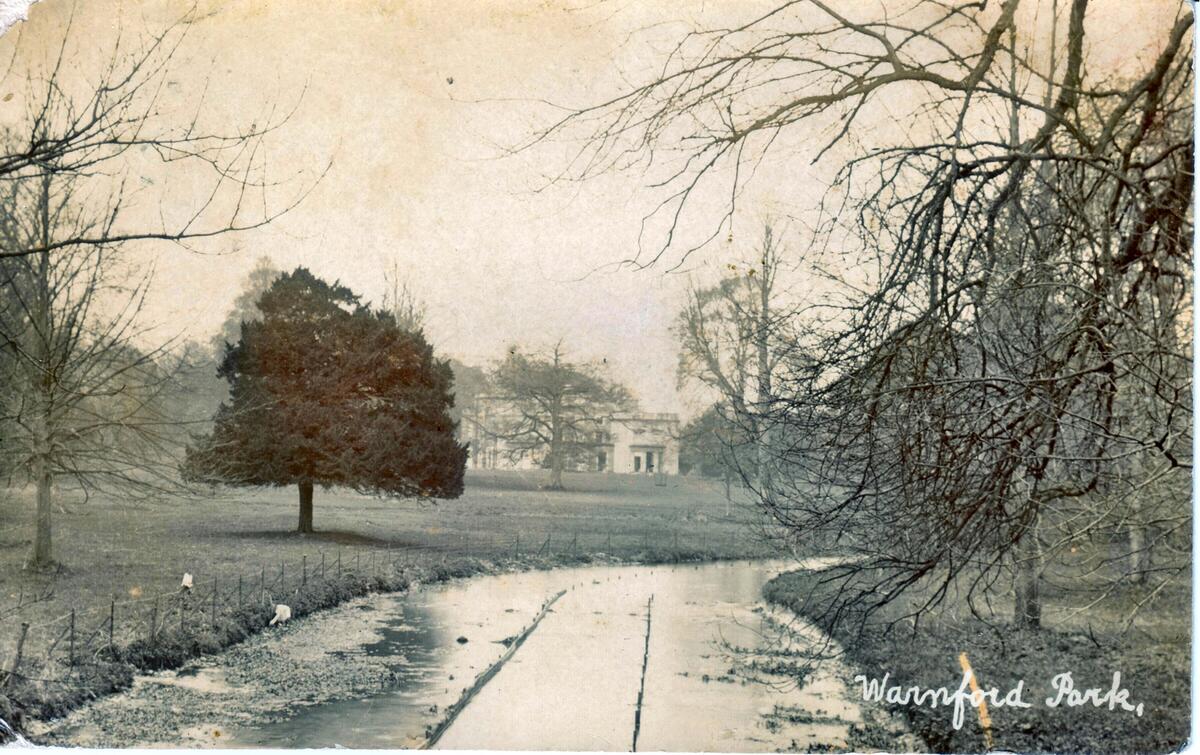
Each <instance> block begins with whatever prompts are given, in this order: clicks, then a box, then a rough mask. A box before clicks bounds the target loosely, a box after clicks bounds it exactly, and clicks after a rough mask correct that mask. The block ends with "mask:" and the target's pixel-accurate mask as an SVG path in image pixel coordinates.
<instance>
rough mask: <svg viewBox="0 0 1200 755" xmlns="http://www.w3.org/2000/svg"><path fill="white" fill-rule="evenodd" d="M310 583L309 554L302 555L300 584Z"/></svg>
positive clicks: (302, 585)
mask: <svg viewBox="0 0 1200 755" xmlns="http://www.w3.org/2000/svg"><path fill="white" fill-rule="evenodd" d="M307 584H308V556H301V557H300V586H301V587H304V586H305V585H307Z"/></svg>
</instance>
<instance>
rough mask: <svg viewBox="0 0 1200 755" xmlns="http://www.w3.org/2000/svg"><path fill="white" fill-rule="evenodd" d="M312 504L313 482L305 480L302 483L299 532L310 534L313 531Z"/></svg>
mask: <svg viewBox="0 0 1200 755" xmlns="http://www.w3.org/2000/svg"><path fill="white" fill-rule="evenodd" d="M312 503H313V484H312V480H305V481H303V482H301V483H300V526H299V527H298V528H297V530H296V531H297V532H305V533H309V532H312V531H313V517H312V509H313V507H312Z"/></svg>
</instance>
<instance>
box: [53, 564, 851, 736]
mask: <svg viewBox="0 0 1200 755" xmlns="http://www.w3.org/2000/svg"><path fill="white" fill-rule="evenodd" d="M796 566H797V564H796V563H795V562H783V561H777V562H765V561H743V562H724V563H710V564H701V565H678V566H654V567H650V566H589V567H580V568H568V569H556V570H551V571H539V572H524V573H516V574H503V575H497V576H486V577H476V578H473V579H469V580H463V581H457V582H451V583H447V584H442V585H431V586H426V587H423V588H421V589H419V590H413V591H410V592H409V593H406V594H395V595H375V596H369V597H367V598H362V599H359V600H356V601H353V602H352V603H349V604H347V605H345V606H343V607H340V608H338V609H335V610H332V611H327V612H324V613H322V614H318V615H315V616H312V617H308V618H306V619H303V620H299V621H295V622H292V623H289V624H288V625H285V626H283V627H282V628H281V629H276V630H273V631H269V632H264V633H263V634H261V635H258V636H256V637H254V638H251V639H250V640H247V641H246V642H244V643H242V644H241V645H238V646H236V647H234V648H231V649H230V650H228V651H226V652H225V653H222V654H220V655H218V656H214V657H209V658H203V659H199V660H198V661H197V662H194V663H192V664H189V666H187V667H185V668H183V669H180V670H179V671H177V672H162V673H157V674H149V675H146V676H142V677H139V678H138V679H137V681H136V682H135V684H134V686H133V688H132V689H130V690H129V691H127V692H125V693H122V694H120V695H116V696H113V697H111V698H106V699H104V700H101V701H99V702H97V703H96V704H94V705H92V706H89V707H88V708H85V709H83V710H81V711H77V712H76V713H74V714H72V715H71V716H68V717H67V718H66V719H64V720H62V721H59V722H53V723H51V724H50V725H48V726H46V727H45V729H44V730H43V731H39V732H34V733H35V734H37V735H38V736H40V738H41V740H42V741H46V742H48V743H54V744H75V745H93V746H95V745H110V746H155V745H175V746H178V745H185V746H205V745H208V746H219V747H270V748H276V747H285V748H287V747H332V746H343V747H352V748H400V747H419V746H421V745H423V744H425V743H426V741H427V740H428V738H429V736H430V733H431V732H433V731H435V730H436V729H437V727H438V724H441V723H443V722H445V721H447V712H448V710H449V709H450V708H451V706H453V705H454V704H455V703H456V701H458V700H459V699H460V697H462V695H463V692H464V691H465V690H466V689H467V688H469V687H471V686H472V684H473V682H474V681H475V680H476V678H477V677H478V675H479V674H481V673H483V672H484V671H485V670H487V669H488V668H489V667H491V666H492V665H493V664H494V663H495V662H496V661H497V660H499V659H500V658H501V656H503V655H505V653H506V651H507V650H508V649H509V646H510V645H511V644H512V641H513V639H514V638H516V637H517V636H518V635H520V634H521V633H522V631H523V630H524V629H526V628H527V627H529V626H530V625H531V624H532V623H533V621H534V618H535V617H536V616H537V614H538V613H539V611H540V610H541V609H542V607H543V605H544V604H545V603H546V602H547V601H549V600H550V599H552V598H554V597H555V596H556V595H558V594H559V593H560V592H561V593H562V595H561V597H559V598H558V599H557V600H556V601H555V602H554V603H553V605H552V606H551V607H550V609H549V610H548V611H547V612H546V614H545V616H544V618H543V619H542V620H541V621H540V623H537V625H536V627H534V628H533V629H532V631H530V632H529V633H528V635H527V638H526V640H525V641H524V644H521V645H520V646H519V647H518V648H517V649H516V650H515V651H514V652H513V653H512V655H511V658H509V659H508V661H507V662H505V663H504V664H503V665H502V666H501V667H500V668H499V670H498V671H497V672H496V673H495V675H494V676H493V677H492V678H491V679H490V680H488V681H487V683H486V684H484V685H483V686H482V688H480V689H479V690H478V691H477V694H475V695H474V696H473V697H471V699H470V700H469V702H467V703H466V704H465V706H462V707H461V710H460V711H457V715H456V716H454V717H453V718H452V720H450V722H449V725H448V726H443V729H444V731H443V732H441V736H440V738H439V739H438V740H437V741H436V743H435V745H434V746H435V747H436V748H437V749H487V750H530V749H537V750H615V751H628V750H630V749H631V748H632V747H633V736H634V728H635V720H636V722H637V728H638V735H637V746H636V748H637V749H638V750H644V751H656V750H675V751H723V752H769V751H776V750H780V749H799V750H811V749H814V748H820V747H833V748H845V747H846V746H847V743H848V738H849V737H850V727H851V725H852V724H855V723H859V722H861V720H862V711H861V710H860V708H859V706H858V704H857V702H856V701H854V699H853V693H852V690H851V688H850V683H851V677H852V674H851V673H850V672H848V671H847V670H846V669H845V668H844V667H842V665H841V664H840V663H838V662H836V661H826V662H824V663H822V664H821V665H820V666H819V667H818V669H817V670H816V671H815V672H814V673H812V674H809V675H807V676H806V677H804V678H803V681H802V682H800V683H797V682H796V681H795V679H796V676H795V674H793V673H790V672H789V669H791V668H793V666H791V665H789V664H795V663H797V662H802V658H801V657H800V656H802V655H803V653H804V651H805V650H806V649H807V648H808V647H809V646H815V645H818V644H820V643H821V641H822V639H823V638H822V637H821V635H820V634H819V633H818V632H817V631H816V630H815V629H814V628H812V627H811V626H809V625H805V624H803V623H801V622H799V621H798V620H797V619H795V617H794V616H792V615H790V614H788V615H787V616H781V615H780V614H779V613H778V612H775V611H772V610H770V609H768V608H767V607H766V606H765V605H764V603H763V601H762V597H761V590H762V586H763V584H764V583H766V581H767V580H769V579H770V578H772V577H773V576H775V575H776V574H778V573H779V572H781V571H784V570H786V569H791V568H796ZM651 596H653V600H651ZM648 611H649V614H650V622H649V640H648V641H647V612H648ZM784 623H786V624H788V625H789V631H786V632H784V631H781V629H780V627H781V624H784ZM798 654H799V655H798ZM639 692H640V693H641V699H642V705H641V709H640V715H639V714H638V698H639Z"/></svg>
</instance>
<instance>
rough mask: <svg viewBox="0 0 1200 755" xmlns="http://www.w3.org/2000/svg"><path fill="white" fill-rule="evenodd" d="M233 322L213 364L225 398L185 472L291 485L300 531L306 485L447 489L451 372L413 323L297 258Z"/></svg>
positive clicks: (305, 519) (455, 464) (423, 491)
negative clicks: (251, 312)
mask: <svg viewBox="0 0 1200 755" xmlns="http://www.w3.org/2000/svg"><path fill="white" fill-rule="evenodd" d="M258 306H259V309H260V310H261V312H262V315H263V317H262V319H261V320H260V321H256V322H245V323H243V324H242V336H241V340H240V341H239V342H238V343H237V344H235V345H232V346H229V347H228V348H227V350H226V352H225V356H224V359H223V360H222V363H221V366H220V369H219V374H220V375H221V376H222V377H224V378H225V379H226V380H228V381H229V384H230V398H229V400H228V401H227V402H226V403H224V404H222V405H221V407H220V408H219V409H218V410H217V414H216V417H215V418H214V427H213V431H212V433H211V434H210V435H208V436H207V437H204V438H202V439H200V441H199V443H197V444H196V445H195V446H194V447H193V448H192V449H190V450H189V453H188V459H187V464H186V466H187V469H186V473H187V475H188V476H189V477H191V478H192V479H198V480H207V481H212V482H218V481H219V482H226V483H230V484H234V485H279V486H282V485H296V486H298V488H299V491H300V523H299V531H300V532H312V531H313V525H312V499H313V486H314V485H321V486H331V485H342V486H346V487H350V488H354V489H356V490H359V491H360V492H367V493H381V494H391V495H398V496H421V497H439V498H456V497H458V496H459V495H460V494H461V493H462V488H463V470H464V468H465V465H466V456H467V451H466V447H465V446H461V445H459V444H458V442H457V441H456V440H455V437H454V429H455V426H454V422H453V421H452V420H451V418H450V415H449V409H450V407H451V406H452V405H453V403H454V396H453V393H452V387H453V373H452V372H451V370H450V367H449V365H448V364H447V363H446V362H444V361H441V360H438V359H436V358H435V357H434V355H433V349H432V347H431V346H430V345H429V343H428V342H426V340H425V338H424V336H423V335H422V334H421V333H420V332H411V331H407V330H404V329H403V328H401V327H399V326H398V325H397V324H396V321H395V319H394V317H393V316H392V315H391V314H389V313H386V312H376V311H373V310H371V309H370V308H369V307H367V306H365V305H363V304H361V303H360V301H359V298H358V296H357V295H355V294H354V293H353V292H352V291H350V289H348V288H346V287H344V286H341V285H338V284H337V283H334V284H332V285H330V284H328V283H326V282H325V281H323V280H321V279H319V278H317V277H316V276H314V275H313V274H312V273H310V272H309V271H308V270H306V269H304V268H297V269H296V270H295V271H294V272H292V273H289V274H286V275H283V276H281V277H280V278H279V279H278V280H276V281H275V283H274V284H273V285H272V286H271V288H270V289H268V290H267V291H266V293H264V294H263V296H262V299H261V300H260V301H259V305H258Z"/></svg>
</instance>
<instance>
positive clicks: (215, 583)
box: [210, 577, 218, 627]
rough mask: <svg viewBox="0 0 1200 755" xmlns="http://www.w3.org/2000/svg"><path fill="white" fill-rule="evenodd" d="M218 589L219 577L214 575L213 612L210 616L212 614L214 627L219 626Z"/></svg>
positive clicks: (211, 620) (211, 621)
mask: <svg viewBox="0 0 1200 755" xmlns="http://www.w3.org/2000/svg"><path fill="white" fill-rule="evenodd" d="M217 590H218V585H217V578H216V577H213V594H212V613H211V614H210V616H211V619H210V623H211V624H212V625H213V626H214V627H216V626H217Z"/></svg>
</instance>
